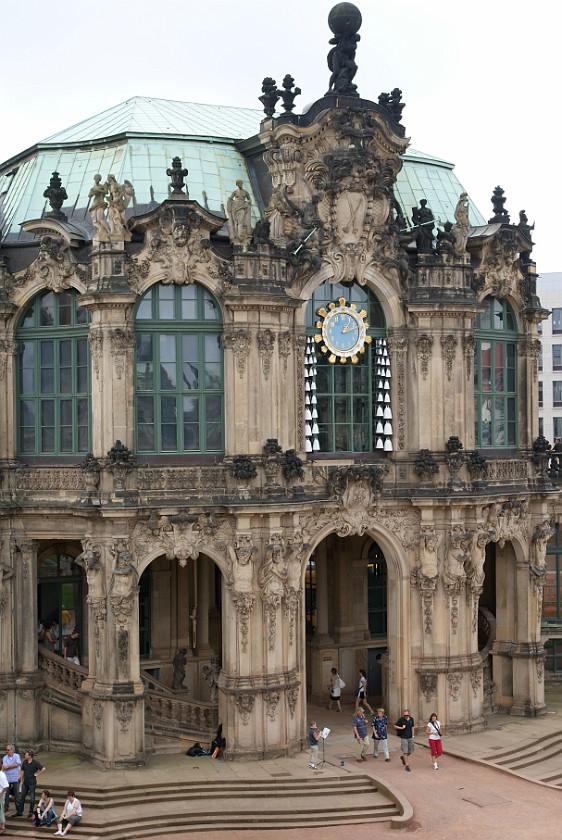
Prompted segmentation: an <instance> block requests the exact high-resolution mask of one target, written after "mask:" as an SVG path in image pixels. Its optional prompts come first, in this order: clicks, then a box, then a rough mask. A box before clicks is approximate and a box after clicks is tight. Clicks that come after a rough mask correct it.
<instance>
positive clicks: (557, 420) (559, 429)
mask: <svg viewBox="0 0 562 840" xmlns="http://www.w3.org/2000/svg"><path fill="white" fill-rule="evenodd" d="M552 436H553V437H555V438H562V417H553V418H552Z"/></svg>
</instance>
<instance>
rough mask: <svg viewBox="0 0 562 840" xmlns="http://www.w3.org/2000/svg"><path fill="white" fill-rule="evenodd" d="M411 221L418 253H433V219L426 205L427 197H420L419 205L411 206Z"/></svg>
mask: <svg viewBox="0 0 562 840" xmlns="http://www.w3.org/2000/svg"><path fill="white" fill-rule="evenodd" d="M412 222H413V223H414V236H415V239H416V246H417V249H418V254H433V227H434V223H435V219H434V216H433V213H432V212H431V210H430V209H429V207H428V206H427V199H426V198H422V199H421V201H420V206H419V207H413V208H412Z"/></svg>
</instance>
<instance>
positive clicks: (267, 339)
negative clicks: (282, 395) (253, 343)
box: [258, 330, 275, 379]
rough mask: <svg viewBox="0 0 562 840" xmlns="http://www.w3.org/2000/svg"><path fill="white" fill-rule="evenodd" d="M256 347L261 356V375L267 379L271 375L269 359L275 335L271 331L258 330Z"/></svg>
mask: <svg viewBox="0 0 562 840" xmlns="http://www.w3.org/2000/svg"><path fill="white" fill-rule="evenodd" d="M258 347H259V351H260V356H261V363H262V369H263V375H264V376H265V378H266V379H269V374H270V373H271V357H272V355H273V348H274V347H275V333H273V332H272V330H260V332H258Z"/></svg>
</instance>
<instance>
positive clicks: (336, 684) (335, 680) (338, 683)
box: [328, 668, 345, 712]
mask: <svg viewBox="0 0 562 840" xmlns="http://www.w3.org/2000/svg"><path fill="white" fill-rule="evenodd" d="M328 688H329V689H330V703H329V704H328V711H331V709H332V703H335V704H336V706H337V709H336V712H341V702H340V698H341V690H342V688H345V683H344V681H343V680H342V678H341V677H340V675H339V674H338V669H337V668H332V675H331V677H330V682H329V683H328Z"/></svg>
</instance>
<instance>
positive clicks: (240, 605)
mask: <svg viewBox="0 0 562 840" xmlns="http://www.w3.org/2000/svg"><path fill="white" fill-rule="evenodd" d="M232 601H233V603H234V607H235V609H236V612H237V614H238V622H239V626H240V646H241V648H242V652H243V653H246V652H247V650H248V630H249V627H250V617H251V614H252V610H253V608H254V602H255V595H254V594H253V593H251V592H236V591H233V593H232Z"/></svg>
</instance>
